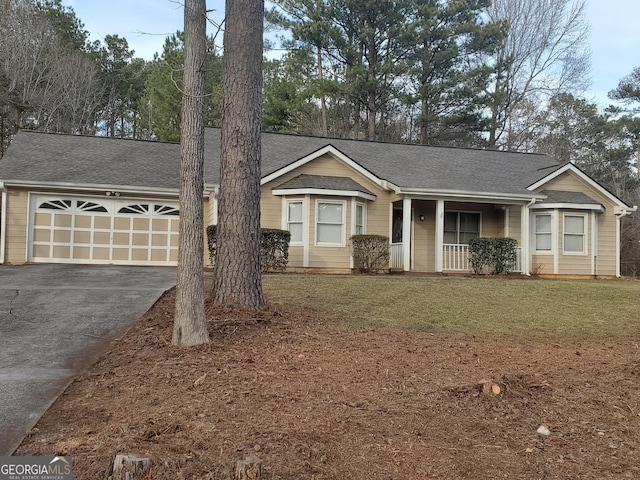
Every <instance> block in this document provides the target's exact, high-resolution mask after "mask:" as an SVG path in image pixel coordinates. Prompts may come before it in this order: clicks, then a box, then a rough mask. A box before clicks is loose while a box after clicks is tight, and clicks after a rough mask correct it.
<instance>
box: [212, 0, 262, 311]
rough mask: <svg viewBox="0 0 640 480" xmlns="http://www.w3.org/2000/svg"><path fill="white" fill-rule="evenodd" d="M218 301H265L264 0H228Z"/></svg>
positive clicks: (216, 270)
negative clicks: (262, 241)
mask: <svg viewBox="0 0 640 480" xmlns="http://www.w3.org/2000/svg"><path fill="white" fill-rule="evenodd" d="M225 11H226V29H225V33H224V59H223V61H224V81H223V84H222V89H223V90H222V97H223V98H222V139H221V152H220V197H219V202H218V213H219V215H218V231H217V254H216V264H215V267H214V281H213V300H214V302H216V303H218V304H224V305H232V304H236V305H240V306H243V307H246V308H261V307H263V306H264V298H263V295H262V277H261V274H260V160H261V148H260V126H261V123H262V113H261V112H262V32H263V19H264V1H263V0H227V2H226V10H225Z"/></svg>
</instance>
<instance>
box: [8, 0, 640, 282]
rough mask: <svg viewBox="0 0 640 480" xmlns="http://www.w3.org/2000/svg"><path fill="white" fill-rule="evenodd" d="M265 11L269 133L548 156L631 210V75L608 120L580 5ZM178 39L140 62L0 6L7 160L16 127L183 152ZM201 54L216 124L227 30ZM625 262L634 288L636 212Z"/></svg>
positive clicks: (535, 1) (542, 2) (475, 0)
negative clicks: (597, 96)
mask: <svg viewBox="0 0 640 480" xmlns="http://www.w3.org/2000/svg"><path fill="white" fill-rule="evenodd" d="M272 5H273V6H272V7H271V8H270V9H269V11H267V12H266V18H267V21H266V24H265V31H266V32H267V35H266V38H267V40H266V41H265V59H266V60H265V64H264V91H263V98H264V105H263V125H262V128H263V131H269V132H282V133H292V134H304V135H314V136H325V137H338V138H353V139H361V140H370V141H385V142H406V143H417V144H425V145H439V146H451V147H474V148H487V149H498V150H508V151H522V152H539V153H548V154H550V155H553V156H554V157H555V158H556V159H557V160H558V161H559V162H567V161H570V162H573V163H574V164H576V165H577V166H579V167H580V168H581V169H582V170H584V171H585V172H586V173H588V174H589V175H591V176H592V177H593V178H595V179H596V180H598V181H599V182H601V183H602V184H603V185H604V186H606V187H607V188H608V189H609V190H610V191H611V192H612V193H614V194H615V195H617V196H618V197H619V198H621V199H622V200H624V201H625V202H627V203H628V204H630V205H638V204H639V203H640V176H639V174H638V170H637V167H638V158H639V156H640V145H639V140H640V118H639V117H638V113H639V112H640V67H639V68H636V69H634V71H632V72H630V74H629V75H628V76H627V77H625V78H623V79H620V82H619V84H618V85H612V90H611V92H610V94H609V97H610V99H611V100H612V105H611V106H609V107H608V108H606V109H604V110H601V109H599V108H598V106H597V105H596V104H595V103H592V102H590V101H589V100H588V99H586V98H585V93H586V92H587V89H588V87H589V75H590V59H589V45H588V42H587V34H588V29H589V25H588V23H587V22H586V20H585V12H584V11H585V0H493V1H490V0H417V1H416V0H275V1H273V2H272ZM222 28H224V26H222ZM183 40H184V38H183V34H182V32H176V33H175V34H173V35H170V36H168V37H167V38H166V39H165V42H164V45H163V49H162V51H161V52H158V53H157V54H156V55H155V56H154V58H153V59H152V60H149V61H147V60H144V59H141V58H137V57H136V56H135V52H134V51H133V50H131V49H130V47H129V44H128V42H127V40H126V39H125V38H123V37H120V36H118V35H106V36H105V37H104V40H103V42H100V41H95V42H90V41H89V32H87V31H86V30H85V28H84V25H83V23H82V21H81V19H79V18H78V17H77V16H76V14H75V12H74V11H73V9H72V8H70V7H67V6H63V5H62V4H61V2H60V0H0V157H1V156H2V155H3V154H4V151H5V150H6V148H7V147H8V145H9V143H10V140H11V137H12V135H14V134H15V132H17V131H18V130H19V129H36V130H41V131H47V132H60V133H71V134H83V135H102V136H113V137H122V138H136V139H145V140H162V141H179V139H180V102H181V95H182V94H181V82H182V65H183ZM208 44H209V54H208V60H207V62H208V66H207V74H208V76H207V92H208V95H207V98H206V101H205V104H206V105H205V111H206V113H205V115H206V124H207V125H210V126H219V125H220V119H221V107H220V106H221V90H222V74H223V72H222V55H223V54H224V52H223V51H222V49H221V47H220V45H221V44H222V33H221V32H218V33H217V34H213V35H211V37H210V38H209V39H208ZM639 63H640V62H639ZM0 161H1V160H0ZM393 161H401V159H394V160H393ZM622 251H623V258H622V265H623V273H625V274H627V275H640V214H639V213H637V212H636V213H635V214H634V215H631V216H629V217H625V218H624V219H623V245H622Z"/></svg>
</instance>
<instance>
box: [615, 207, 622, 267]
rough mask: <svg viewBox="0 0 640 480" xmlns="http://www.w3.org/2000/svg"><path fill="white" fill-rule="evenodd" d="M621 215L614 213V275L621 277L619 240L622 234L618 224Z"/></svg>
mask: <svg viewBox="0 0 640 480" xmlns="http://www.w3.org/2000/svg"><path fill="white" fill-rule="evenodd" d="M621 217H622V216H621V215H616V277H621V276H622V269H621V268H620V267H621V266H620V250H621V248H620V247H621V245H620V241H621V235H622V228H621V225H620V218H621Z"/></svg>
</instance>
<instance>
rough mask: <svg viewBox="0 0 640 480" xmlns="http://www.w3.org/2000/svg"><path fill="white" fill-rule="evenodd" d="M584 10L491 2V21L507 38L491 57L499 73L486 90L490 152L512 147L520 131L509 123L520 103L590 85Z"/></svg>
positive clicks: (581, 3) (546, 1)
mask: <svg viewBox="0 0 640 480" xmlns="http://www.w3.org/2000/svg"><path fill="white" fill-rule="evenodd" d="M585 9H586V0H494V1H493V2H492V4H491V6H490V7H489V17H490V19H491V20H492V21H494V22H503V23H504V25H505V28H506V29H507V30H506V32H507V34H506V38H505V40H504V42H503V44H502V46H501V48H500V49H499V51H498V54H497V56H496V58H495V62H496V70H497V73H496V78H495V82H494V83H493V86H492V88H491V91H490V95H491V97H492V105H491V124H490V129H489V146H490V147H492V148H498V147H502V148H506V149H510V147H511V145H515V142H514V138H517V136H518V135H519V132H517V131H515V129H514V128H513V126H512V125H511V123H512V120H513V119H514V116H515V115H516V112H518V110H519V109H521V107H522V104H523V102H527V101H528V102H531V103H533V104H536V103H540V102H541V101H542V100H544V99H545V98H548V97H550V96H552V95H554V94H556V93H558V92H562V91H572V92H573V93H575V92H576V91H578V92H579V91H581V90H583V89H584V88H586V87H587V86H588V83H589V78H588V73H589V68H590V61H589V55H588V49H587V40H588V32H589V25H588V23H587V22H586V19H585ZM518 123H519V124H523V123H527V122H522V121H520V122H518ZM509 137H511V138H509Z"/></svg>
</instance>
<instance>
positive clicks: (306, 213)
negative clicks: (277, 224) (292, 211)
mask: <svg viewBox="0 0 640 480" xmlns="http://www.w3.org/2000/svg"><path fill="white" fill-rule="evenodd" d="M283 200H284V201H283V205H282V208H283V212H282V229H283V230H287V231H290V230H289V224H290V223H300V225H301V226H302V239H301V240H300V241H299V242H294V241H293V240H291V242H290V243H289V245H293V246H302V245H304V232H305V230H306V229H305V223H307V222H308V221H309V220H308V218H309V209H308V208H305V206H306V202H305V199H304V198H292V199H283ZM291 203H299V204H301V210H302V219H301V220H300V222H290V221H289V205H290V204H291Z"/></svg>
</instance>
